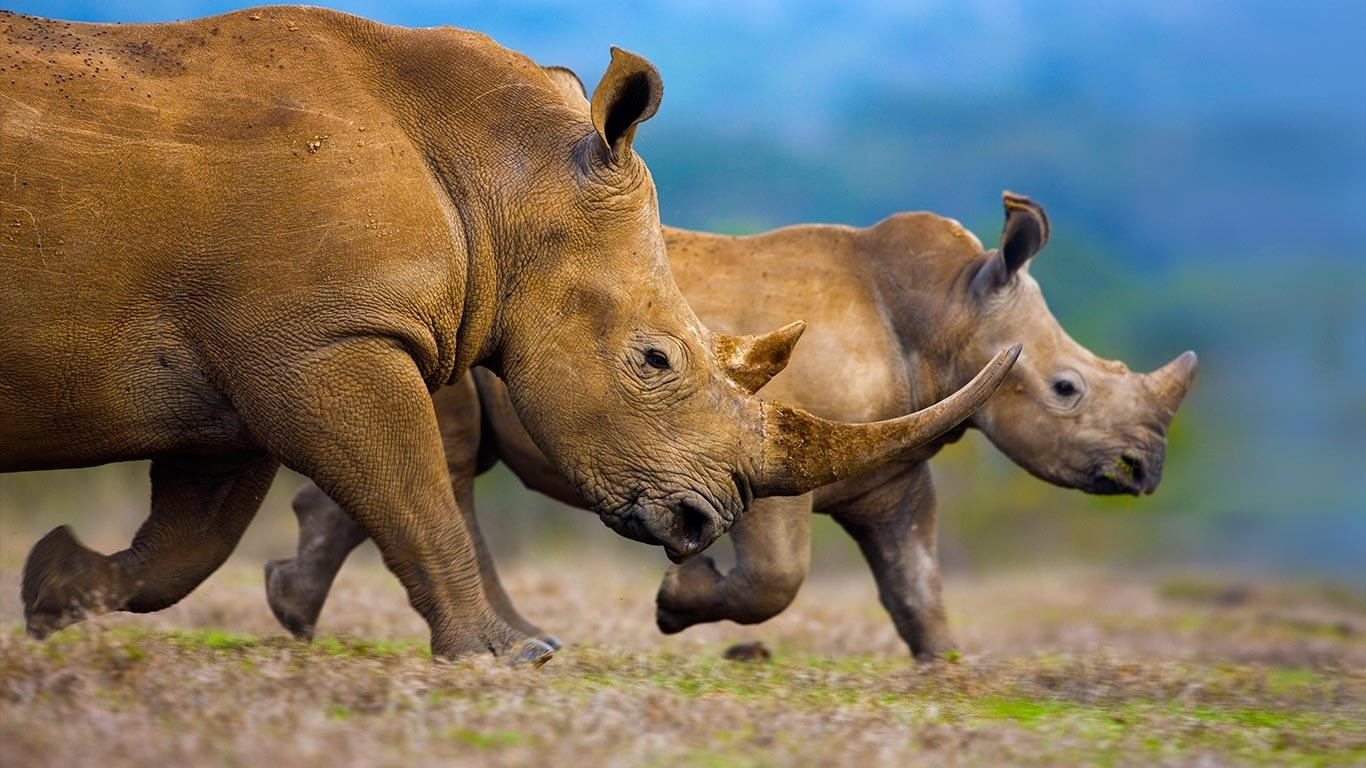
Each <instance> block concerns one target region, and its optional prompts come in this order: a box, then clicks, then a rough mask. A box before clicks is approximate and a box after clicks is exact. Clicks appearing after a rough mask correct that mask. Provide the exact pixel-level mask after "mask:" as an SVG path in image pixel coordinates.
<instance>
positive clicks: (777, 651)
mask: <svg viewBox="0 0 1366 768" xmlns="http://www.w3.org/2000/svg"><path fill="white" fill-rule="evenodd" d="M7 538H12V537H7ZM28 544H31V541H30V542H23V541H6V542H4V543H3V554H4V556H3V557H2V558H0V764H3V765H4V766H5V767H6V768H10V767H11V766H13V767H15V768H18V767H19V766H40V765H53V766H75V765H102V766H119V765H142V766H147V765H189V764H194V765H241V766H269V765H279V766H285V765H289V766H293V765H309V764H312V765H319V764H330V765H343V764H345V765H351V764H371V765H393V766H405V767H406V768H407V767H411V766H420V765H445V764H462V765H463V764H469V765H533V764H534V765H549V764H571V765H573V764H578V765H622V766H626V765H706V766H711V765H831V764H843V765H858V766H868V765H999V764H1062V765H1091V764H1099V765H1156V764H1169V765H1231V764H1275V765H1353V764H1355V765H1366V606H1363V601H1362V594H1361V590H1360V588H1359V587H1358V588H1355V589H1345V588H1331V587H1326V586H1323V585H1306V584H1300V585H1287V584H1277V583H1270V582H1265V581H1255V582H1250V581H1245V580H1240V579H1236V578H1231V577H1229V576H1226V575H1225V576H1218V575H1209V574H1206V575H1195V576H1192V575H1183V576H1176V575H1171V574H1165V575H1164V574H1149V575H1143V576H1138V575H1134V574H1128V573H1112V572H1104V571H1093V570H1068V569H1050V570H1048V571H1046V572H1044V571H1039V572H1015V573H1000V574H993V575H990V576H979V577H966V576H957V577H952V576H951V577H949V579H948V581H947V584H946V592H947V599H948V603H949V606H950V613H951V621H952V623H953V626H954V628H955V631H956V633H957V636H958V638H959V640H960V642H961V644H962V646H963V651H962V655H961V656H960V657H958V658H956V659H953V660H950V661H945V662H941V663H937V664H934V665H930V666H917V665H916V664H914V663H912V661H911V660H910V659H909V658H908V656H907V654H906V651H905V649H904V647H903V646H902V645H901V642H900V640H899V639H898V638H897V637H896V635H895V633H894V631H893V629H892V627H891V623H890V621H889V620H888V619H887V617H886V615H885V614H884V613H883V611H882V609H881V607H880V606H879V605H878V603H877V599H876V593H875V590H874V588H873V586H872V582H871V578H870V577H869V576H868V575H867V574H866V573H860V572H858V571H847V572H843V573H835V574H821V575H818V576H815V577H813V579H812V580H811V581H810V582H809V583H808V584H807V586H806V588H805V589H804V590H803V592H802V595H801V596H800V598H799V599H798V601H797V603H796V604H794V605H793V606H792V607H791V608H790V609H789V610H788V611H787V612H786V613H784V614H783V615H782V616H780V617H779V618H777V619H775V620H773V621H770V622H768V623H766V624H764V625H760V626H755V627H739V626H736V625H733V624H723V625H711V626H707V627H701V628H694V629H691V630H689V631H687V632H685V633H683V634H681V635H677V636H673V637H665V636H663V635H661V634H659V633H658V632H657V631H656V630H655V628H654V625H653V621H652V619H653V603H652V600H653V595H654V588H655V585H656V584H657V581H658V576H659V574H660V573H661V572H662V567H663V564H662V563H660V564H658V565H656V564H653V563H651V564H648V565H642V564H641V563H640V562H639V561H637V562H628V561H625V560H620V561H617V560H613V559H610V558H609V559H603V558H584V559H573V558H569V557H567V556H566V557H554V558H550V559H543V560H542V561H540V562H529V561H523V562H518V563H514V564H512V565H511V567H508V568H505V571H506V577H507V582H508V587H509V591H510V592H511V593H512V594H513V597H514V599H515V600H517V602H518V603H519V605H520V606H521V607H522V608H523V612H524V613H525V614H526V615H527V616H528V617H530V618H532V620H534V621H537V622H539V623H540V624H541V625H542V626H543V627H544V628H546V629H547V630H549V631H552V632H554V633H556V634H557V635H558V636H559V637H561V638H562V639H563V640H565V641H566V647H565V648H564V649H563V650H562V651H560V653H559V654H558V655H557V656H556V657H555V658H554V659H553V660H552V661H551V662H550V663H549V664H547V665H546V666H545V667H543V668H541V669H539V670H529V669H507V668H504V667H502V666H501V665H499V664H497V663H496V662H493V661H483V660H481V661H476V662H471V663H465V664H458V665H454V666H436V665H434V664H432V662H431V661H430V660H429V658H428V656H427V653H426V636H425V628H424V626H423V625H422V624H421V622H420V620H419V619H418V618H417V616H416V615H415V614H413V613H412V611H411V610H410V609H409V608H408V606H407V604H406V601H405V600H404V598H403V594H402V592H401V590H400V589H399V588H398V586H397V583H396V582H395V581H394V580H393V579H392V577H390V576H389V575H388V574H387V572H385V571H384V569H383V568H382V566H380V565H379V564H378V563H377V561H376V559H375V558H374V557H373V556H372V557H369V558H365V559H363V560H362V561H361V562H353V563H351V564H349V565H348V566H347V568H346V569H345V570H343V572H342V575H341V577H340V579H339V581H338V584H337V586H336V589H335V591H334V593H333V596H334V600H333V602H331V603H330V604H329V606H328V608H327V609H326V611H325V612H324V614H323V618H322V621H321V623H320V626H319V630H318V632H319V637H318V640H316V641H315V642H314V643H313V644H312V645H305V644H301V643H298V642H295V641H293V640H291V639H289V638H287V637H286V636H285V635H284V633H283V632H282V631H281V630H280V629H279V628H278V627H277V626H276V625H275V623H274V620H273V619H272V617H271V615H270V612H269V610H268V609H267V608H266V604H265V600H264V596H263V592H262V587H261V582H262V578H261V571H260V563H259V562H258V561H256V560H254V559H252V558H249V557H236V558H234V559H233V560H232V561H230V562H229V564H228V566H226V567H225V568H224V569H223V570H222V571H220V572H219V573H218V574H216V575H215V576H214V577H213V578H212V579H210V581H209V582H208V583H206V584H205V585H204V586H203V587H201V588H200V590H199V591H198V592H196V593H195V594H193V595H191V596H190V598H188V599H187V600H185V601H183V602H182V603H181V604H180V605H177V606H175V607H174V608H172V609H170V610H167V611H164V612H162V613H158V614H153V615H149V616H134V615H128V614H117V615H111V616H105V617H101V618H99V619H96V620H93V621H89V622H86V623H85V624H83V625H79V626H76V627H73V628H69V629H66V630H63V631H62V632H60V633H58V634H57V635H55V636H53V637H52V638H50V639H49V640H47V641H45V642H36V641H33V640H30V639H28V638H27V637H26V636H25V635H24V634H23V631H22V608H21V606H20V605H19V602H18V592H19V587H18V577H19V568H20V566H21V564H22V553H23V551H24V550H26V548H27V545H28ZM660 559H661V560H662V558H660ZM749 641H762V642H763V643H764V644H765V645H766V646H767V647H768V648H769V649H770V650H771V651H772V654H773V658H772V660H771V661H768V662H749V663H742V662H734V661H727V660H724V659H723V658H722V656H723V653H724V651H725V649H726V648H727V647H728V646H729V645H731V644H732V643H737V642H749Z"/></svg>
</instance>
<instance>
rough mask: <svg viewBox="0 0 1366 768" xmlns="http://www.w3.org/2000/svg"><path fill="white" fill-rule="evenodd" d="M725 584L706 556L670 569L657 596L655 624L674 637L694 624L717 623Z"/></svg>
mask: <svg viewBox="0 0 1366 768" xmlns="http://www.w3.org/2000/svg"><path fill="white" fill-rule="evenodd" d="M724 585H725V577H724V576H722V575H721V574H720V572H718V571H717V570H716V562H715V561H713V560H712V559H711V558H710V557H707V556H706V555H699V556H698V557H695V558H693V559H691V560H689V561H687V562H685V563H683V564H682V565H675V566H673V567H671V568H669V571H668V572H667V573H665V574H664V581H663V582H662V583H661V584H660V585H659V592H658V593H657V594H656V595H655V624H656V625H658V627H659V630H660V631H661V632H663V633H664V634H666V635H672V634H675V633H677V632H682V631H683V630H685V629H687V628H688V627H691V626H692V625H694V624H702V623H705V622H708V621H716V620H717V619H718V618H720V613H719V612H720V609H721V606H722V604H723V602H724Z"/></svg>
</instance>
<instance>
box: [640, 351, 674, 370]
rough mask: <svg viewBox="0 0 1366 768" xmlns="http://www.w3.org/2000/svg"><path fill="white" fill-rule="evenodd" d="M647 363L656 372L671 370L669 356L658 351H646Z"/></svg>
mask: <svg viewBox="0 0 1366 768" xmlns="http://www.w3.org/2000/svg"><path fill="white" fill-rule="evenodd" d="M645 363H646V364H647V365H649V366H650V367H651V368H654V369H656V370H660V371H667V370H669V356H668V355H666V354H664V353H663V352H660V351H659V350H657V349H647V350H645Z"/></svg>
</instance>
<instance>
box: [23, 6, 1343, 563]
mask: <svg viewBox="0 0 1366 768" xmlns="http://www.w3.org/2000/svg"><path fill="white" fill-rule="evenodd" d="M7 5H8V8H9V9H11V10H15V11H19V12H24V13H33V14H38V15H44V16H54V17H59V18H67V19H75V20H115V21H151V20H169V19H176V18H190V17H196V16H202V15H207V14H211V13H217V12H220V11H224V10H230V9H232V8H235V7H238V6H236V5H235V4H229V3H223V2H217V1H214V2H199V1H187V2H175V1H173V0H151V1H140V2H131V1H130V0H112V1H106V2H99V3H91V2H81V1H71V2H62V1H58V2H42V1H40V0H19V1H18V2H11V3H8V4H7ZM333 6H334V7H337V8H340V9H343V10H349V11H352V12H355V13H359V14H361V15H364V16H368V17H371V18H375V19H379V20H382V21H387V22H391V23H400V24H407V25H413V26H425V25H436V24H451V25H455V26H461V27H467V28H470V29H476V30H479V31H483V32H486V33H488V34H490V35H492V36H493V37H494V38H495V39H496V40H497V41H499V42H500V43H502V44H504V45H506V46H508V47H511V48H513V49H516V50H519V51H522V52H524V53H526V54H528V55H530V56H532V57H533V58H535V59H536V60H538V61H540V62H542V63H546V64H562V65H567V66H570V67H572V68H574V69H576V70H577V71H578V72H579V73H580V75H581V76H582V77H583V79H584V80H585V82H586V83H588V85H589V87H590V89H591V88H592V86H593V84H594V83H595V82H596V80H597V77H598V76H599V75H600V74H601V72H602V71H603V69H604V68H605V66H606V63H607V60H608V50H607V49H608V46H609V45H611V44H617V45H621V46H623V47H626V48H629V49H632V50H634V51H636V52H639V53H641V54H643V55H645V56H647V57H648V58H650V59H651V60H652V61H653V62H654V63H655V64H656V65H657V66H658V67H659V69H660V71H661V72H662V74H663V77H664V81H665V86H666V94H665V98H664V104H663V108H662V109H661V111H660V113H659V115H658V117H656V118H655V119H654V120H652V121H650V122H649V123H648V124H646V125H645V126H643V127H642V129H641V131H640V137H639V141H638V145H637V149H638V150H639V151H640V153H641V154H642V155H643V157H644V158H645V159H646V161H647V162H648V163H649V165H650V167H651V169H652V171H653V173H654V176H655V180H656V182H657V184H658V187H659V193H660V199H661V205H662V211H663V215H664V220H665V222H666V223H669V224H674V225H678V226H684V227H692V228H700V229H708V230H714V231H721V232H730V233H745V232H755V231H760V230H764V229H769V228H772V227H777V226H781V225H785V224H791V223H797V222H813V221H821V222H839V223H846V224H852V225H868V224H872V223H874V222H876V221H878V220H879V219H881V218H883V217H885V216H887V215H888V214H891V213H893V212H895V211H900V210H932V211H935V212H938V213H941V214H944V215H947V216H951V217H954V218H957V219H959V220H960V221H962V222H963V223H964V224H966V225H967V226H968V227H969V228H971V229H972V230H973V231H975V232H976V233H977V234H978V235H979V236H980V237H981V238H982V240H983V241H984V242H986V243H988V244H992V243H994V242H995V240H996V235H997V233H998V232H999V228H1000V222H1001V214H1000V198H999V194H1000V191H1001V190H1002V189H1011V190H1014V191H1017V192H1021V193H1025V194H1028V195H1030V196H1032V197H1034V198H1035V199H1036V200H1038V201H1040V202H1041V203H1043V204H1044V205H1045V206H1046V207H1047V209H1048V211H1049V214H1050V216H1051V217H1052V219H1053V239H1052V241H1051V243H1050V245H1049V247H1048V249H1047V250H1046V251H1045V252H1044V253H1043V254H1042V255H1041V256H1040V257H1039V259H1038V260H1037V262H1036V263H1035V265H1034V266H1033V267H1032V271H1033V273H1034V274H1035V275H1036V277H1037V278H1038V279H1039V281H1040V283H1041V284H1042V285H1043V287H1044V291H1045V295H1046V296H1047V297H1048V299H1049V302H1050V304H1051V306H1052V307H1053V309H1054V312H1055V314H1056V315H1057V316H1058V318H1059V319H1060V320H1061V321H1062V323H1063V324H1064V326H1065V327H1067V328H1068V329H1069V330H1070V332H1071V333H1072V335H1073V336H1074V337H1076V338H1077V339H1078V340H1079V341H1080V342H1082V343H1083V344H1086V345H1087V346H1089V347H1091V348H1092V349H1093V350H1094V351H1096V352H1097V353H1098V354H1100V355H1102V356H1106V357H1113V358H1119V359H1123V360H1125V361H1126V362H1128V363H1129V364H1130V365H1131V366H1133V367H1135V368H1139V369H1144V370H1147V369H1151V368H1154V367H1156V366H1158V365H1159V364H1161V363H1163V362H1165V361H1166V360H1168V359H1170V358H1171V357H1172V356H1174V355H1175V354H1177V353H1179V352H1181V351H1182V350H1185V349H1188V348H1189V349H1194V350H1196V351H1197V352H1198V353H1199V354H1200V373H1199V378H1198V380H1197V382H1196V386H1195V389H1194V391H1193V393H1192V395H1191V396H1190V398H1189V399H1188V400H1187V403H1186V405H1185V406H1184V407H1183V409H1182V411H1181V413H1180V415H1179V416H1178V418H1177V421H1176V424H1175V426H1174V429H1173V433H1172V438H1171V446H1170V451H1169V455H1168V464H1167V470H1166V476H1165V480H1164V482H1163V485H1162V487H1161V489H1160V490H1159V491H1158V493H1157V494H1156V495H1155V496H1152V497H1147V498H1143V499H1137V500H1135V499H1124V498H1120V499H1117V498H1095V497H1087V496H1084V495H1083V494H1081V493H1079V492H1075V491H1064V490H1061V489H1056V488H1052V487H1049V486H1047V485H1045V484H1044V483H1042V482H1040V481H1038V480H1035V479H1033V478H1032V477H1029V476H1027V475H1026V474H1025V473H1024V472H1023V471H1022V470H1019V469H1018V468H1015V467H1014V466H1013V465H1012V464H1010V462H1009V461H1008V460H1006V459H1005V458H1004V457H1003V456H1001V455H1000V454H999V453H997V452H995V451H994V449H992V448H991V447H990V446H989V445H988V444H987V443H986V441H985V440H983V439H981V438H980V436H975V435H974V436H971V437H970V439H968V440H965V441H963V442H962V443H960V444H957V445H955V446H951V447H950V448H948V449H947V450H945V451H944V453H943V454H942V456H941V457H940V458H939V459H938V460H937V461H936V463H935V469H936V473H937V477H938V480H939V483H940V494H939V495H940V508H941V517H942V524H941V525H942V535H943V545H942V546H943V550H944V558H945V560H946V562H947V564H948V566H949V567H950V568H959V569H985V568H992V567H999V566H1004V565H1012V566H1019V565H1031V566H1046V565H1049V564H1052V563H1054V562H1058V561H1067V562H1083V563H1113V564H1121V565H1132V566H1141V567H1148V566H1151V567H1158V566H1168V565H1179V566H1184V567H1190V566H1198V567H1210V568H1221V569H1236V570H1247V571H1253V572H1259V573H1267V574H1270V573H1276V574H1287V575H1294V576H1301V577H1312V578H1331V579H1334V580H1345V581H1347V582H1349V583H1352V584H1354V585H1356V586H1358V587H1360V588H1363V589H1366V564H1363V563H1364V562H1366V471H1363V464H1366V75H1363V73H1366V46H1363V45H1362V43H1361V33H1362V32H1363V30H1366V3H1362V2H1360V1H1359V0H1355V1H1352V2H1321V3H1302V2H1300V3H1268V2H1243V3H1233V2H1207V3H1199V4H1192V3H1186V2H1176V1H1174V0H1159V1H1158V2H1141V3H1139V2H1131V3H1106V4H1098V3H1088V2H1080V1H1076V2H1023V3H1010V2H998V1H996V0H969V1H967V2H951V1H949V2H891V1H890V0H866V1H865V0H847V1H846V2H840V3H796V2H793V3H788V2H776V0H775V1H771V2H758V3H741V2H724V3H723V2H713V1H711V0H708V1H704V2H677V3H664V2H634V3H614V2H591V3H590V2H583V1H582V0H575V1H573V2H562V3H542V2H500V3H467V2H439V3H438V2H420V3H415V4H407V5H403V4H398V3H376V2H341V3H334V4H333ZM73 439H78V437H77V436H73ZM299 482H300V480H299V478H298V477H297V476H293V475H289V474H287V473H286V474H284V475H282V477H281V479H280V480H279V481H278V482H277V486H276V488H275V490H274V491H273V492H272V495H271V497H270V498H269V499H268V501H267V504H266V507H265V509H264V510H263V511H262V513H261V515H260V517H259V518H258V520H257V522H256V523H255V524H254V525H253V528H252V530H251V531H250V532H249V534H248V537H247V539H246V540H245V541H244V543H243V545H242V549H241V552H242V553H243V554H244V555H247V556H251V557H266V556H279V555H282V554H285V553H287V552H289V551H291V549H292V542H293V521H292V517H291V516H290V515H289V512H288V498H289V496H290V494H291V493H292V490H293V488H295V487H297V485H298V483H299ZM147 493H148V490H147V480H146V467H145V466H144V465H139V464H130V465H119V466H111V467H104V468H97V469H90V470H80V471H66V472H50V473H31V474H23V475H9V476H0V533H3V535H4V536H6V537H7V538H9V539H10V541H8V542H6V544H7V546H6V547H5V548H4V550H5V552H6V553H7V557H14V556H15V555H14V554H12V553H14V552H15V551H16V550H17V551H23V550H25V549H27V546H28V545H29V544H30V543H31V538H36V535H37V534H36V533H35V531H37V532H41V530H42V529H43V528H44V527H45V526H47V525H49V524H53V523H56V522H64V521H69V522H73V523H75V524H76V528H77V530H78V532H79V533H80V534H81V535H82V536H83V537H84V538H85V539H86V540H87V541H88V542H89V543H91V544H92V545H94V546H97V547H102V548H104V549H106V550H110V549H114V548H118V547H122V546H124V545H125V544H126V542H127V541H128V539H129V537H130V536H131V534H132V531H133V530H134V528H135V527H136V525H137V523H138V521H139V520H140V519H141V517H142V516H143V514H144V511H145V505H146V499H147ZM479 500H480V511H481V516H482V518H483V520H484V521H485V526H486V529H487V530H488V532H489V534H490V536H491V538H492V539H493V541H494V543H495V546H496V549H497V550H499V551H500V552H501V553H502V554H503V555H505V556H517V555H521V556H535V555H536V554H537V553H541V552H544V551H546V550H548V549H574V548H580V547H589V546H591V547H593V548H594V551H595V552H600V551H603V550H604V549H607V550H611V551H613V552H616V553H618V554H625V555H627V556H630V557H641V558H649V559H650V560H651V561H652V562H653V561H655V560H658V561H660V562H662V557H659V555H658V552H657V551H651V550H646V549H644V548H642V547H639V546H637V545H633V544H631V543H629V542H625V541H622V540H618V539H617V538H616V537H615V536H613V535H612V534H611V533H609V532H608V531H606V530H605V529H603V528H602V526H601V525H600V524H599V523H598V522H597V521H596V519H595V518H593V517H592V516H590V515H587V514H585V513H582V512H577V511H569V510H565V509H563V508H560V507H558V506H557V505H555V504H554V503H552V502H550V501H549V500H546V499H543V498H541V497H538V496H533V495H530V494H528V493H525V492H523V491H521V489H520V487H519V486H518V484H517V482H516V480H515V479H512V478H511V477H510V476H509V475H508V474H507V473H506V472H505V471H503V470H501V469H500V470H497V471H495V472H494V473H492V474H490V475H488V476H486V477H485V478H483V479H482V480H481V485H480V489H479ZM16 537H24V540H23V541H22V542H20V543H19V545H17V546H16V541H15V539H16ZM857 558H858V555H857V552H856V551H855V550H854V549H853V547H852V545H851V544H849V543H848V542H847V541H846V540H845V539H844V537H843V536H842V534H840V533H839V532H838V531H837V530H836V529H835V528H834V527H833V526H831V525H829V524H828V523H823V524H821V525H820V526H819V527H818V540H817V552H816V561H817V568H818V569H819V568H836V567H844V566H847V565H849V564H851V563H855V562H857Z"/></svg>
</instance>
